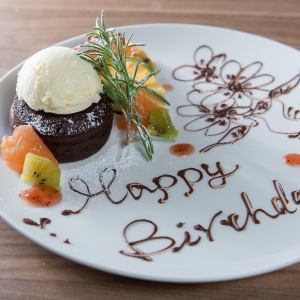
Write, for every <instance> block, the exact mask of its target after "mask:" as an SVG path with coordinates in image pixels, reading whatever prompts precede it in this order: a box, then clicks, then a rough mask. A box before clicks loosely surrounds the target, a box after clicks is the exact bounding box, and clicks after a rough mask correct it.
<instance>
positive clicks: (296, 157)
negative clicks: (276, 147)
mask: <svg viewBox="0 0 300 300" xmlns="http://www.w3.org/2000/svg"><path fill="white" fill-rule="evenodd" d="M283 161H284V162H285V163H286V164H287V165H289V166H292V167H299V166H300V154H297V153H289V154H287V155H286V156H285V157H284V159H283Z"/></svg>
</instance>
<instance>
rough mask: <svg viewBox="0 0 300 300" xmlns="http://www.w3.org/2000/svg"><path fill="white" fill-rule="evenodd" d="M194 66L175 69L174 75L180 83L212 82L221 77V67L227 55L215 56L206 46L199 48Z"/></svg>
mask: <svg viewBox="0 0 300 300" xmlns="http://www.w3.org/2000/svg"><path fill="white" fill-rule="evenodd" d="M193 60H194V64H186V65H182V66H179V67H178V68H176V69H174V70H173V72H172V74H173V77H174V78H175V79H176V80H179V81H186V82H187V81H197V80H201V79H204V80H205V81H207V82H211V81H213V80H215V79H217V78H218V77H219V71H220V67H221V66H222V65H223V63H224V61H225V60H226V54H224V53H220V54H217V55H215V54H214V51H213V50H212V49H211V48H210V47H209V46H206V45H202V46H200V47H198V48H197V49H196V50H195V52H194V56H193Z"/></svg>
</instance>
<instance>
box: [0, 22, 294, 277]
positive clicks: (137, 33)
mask: <svg viewBox="0 0 300 300" xmlns="http://www.w3.org/2000/svg"><path fill="white" fill-rule="evenodd" d="M120 30H121V31H125V33H127V34H130V33H133V40H134V41H136V42H139V41H142V42H145V43H146V48H145V49H146V51H147V53H149V54H150V56H151V57H152V58H153V60H154V61H155V62H157V63H158V65H159V67H160V69H161V73H160V78H159V79H160V82H162V83H164V84H166V86H168V87H169V89H170V90H171V91H170V92H169V93H168V94H167V98H168V100H169V102H170V104H171V105H170V112H171V115H172V119H173V121H174V124H175V126H176V128H177V129H178V131H179V137H178V138H177V140H176V141H175V142H174V143H166V142H163V141H155V142H154V151H155V154H154V158H153V160H152V161H147V160H146V159H145V157H144V155H143V151H142V148H141V147H140V145H139V144H134V143H133V144H130V145H129V146H127V147H125V148H124V147H123V144H122V142H121V141H122V138H120V136H121V135H122V133H120V132H119V131H118V129H117V128H116V126H114V128H113V131H112V134H111V137H110V139H109V141H108V143H107V144H106V145H105V146H104V148H102V149H101V150H100V151H99V152H98V153H97V154H95V155H93V156H92V157H90V158H88V159H86V160H82V161H79V162H76V163H69V164H62V165H61V167H62V183H61V191H62V194H63V201H61V202H60V203H59V204H58V205H55V206H53V207H50V208H37V207H33V206H30V205H29V204H28V203H27V202H25V201H23V200H21V199H19V197H18V194H19V193H20V191H22V190H23V189H24V186H23V184H22V183H20V181H19V179H18V176H17V175H16V174H15V173H13V172H11V171H10V170H9V169H8V167H7V166H6V165H5V163H4V162H3V160H2V159H1V160H0V177H1V189H0V214H1V217H2V218H3V219H4V220H5V221H6V222H8V223H9V224H10V225H11V226H13V227H14V228H15V229H16V230H18V231H19V232H21V233H22V234H24V235H25V236H27V237H28V238H30V239H31V240H33V241H34V242H36V243H38V244H39V245H41V246H43V247H45V248H47V249H49V250H50V251H53V252H55V253H57V254H59V255H62V256H64V257H66V258H69V259H71V260H74V261H76V262H78V263H81V264H84V265H87V266H90V267H94V268H97V269H99V270H104V271H107V272H112V273H116V274H120V275H124V276H129V277H134V278H140V279H150V280H157V281H173V282H205V281H219V280H229V279H237V278H242V277H247V276H253V275H257V274H262V273H265V272H270V271H273V270H276V269H279V268H282V267H285V266H288V265H290V264H292V263H296V262H298V261H299V260H300V236H299V234H298V228H299V227H300V206H299V205H300V181H299V178H300V169H299V168H297V167H295V166H294V164H297V161H298V160H297V158H298V157H297V156H296V155H291V154H293V153H296V154H297V153H300V140H299V138H300V84H299V81H300V75H299V70H300V53H299V52H298V51H297V50H295V49H292V48H290V47H288V46H285V45H283V44H280V43H277V42H274V41H271V40H268V39H265V38H261V37H257V36H254V35H250V34H246V33H241V32H237V31H232V30H227V29H220V28H213V27H206V26H194V25H176V24H173V25H172V24H171V25H169V24H165V25H159V24H158V25H137V26H128V27H123V28H120ZM83 39H84V37H83V36H80V37H75V38H72V39H69V40H67V41H64V42H62V43H61V45H64V46H68V47H74V46H75V45H77V44H80V43H81V42H82V41H83ZM20 67H21V66H20V65H19V66H17V67H15V68H14V69H12V70H11V71H10V72H9V73H8V74H6V75H5V76H4V77H3V78H2V79H1V82H0V99H1V101H0V135H1V136H3V135H4V134H9V133H10V129H9V126H8V114H9V107H10V104H11V101H12V99H13V98H14V95H15V86H16V76H17V73H18V71H19V69H20ZM178 143H186V144H190V145H192V146H193V147H194V149H195V151H194V152H193V153H189V154H190V155H187V156H185V157H183V156H176V155H173V154H174V153H173V154H172V152H170V147H171V146H173V145H174V144H178ZM24 219H25V222H24ZM45 220H47V222H45ZM49 220H50V221H51V222H50V221H49Z"/></svg>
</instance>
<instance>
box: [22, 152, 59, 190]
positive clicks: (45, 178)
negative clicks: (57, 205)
mask: <svg viewBox="0 0 300 300" xmlns="http://www.w3.org/2000/svg"><path fill="white" fill-rule="evenodd" d="M21 180H22V181H23V182H25V183H28V184H32V185H44V186H48V187H52V188H55V189H59V183H60V169H59V167H58V166H57V165H56V164H55V163H54V162H53V161H51V160H50V159H48V158H45V157H42V156H39V155H36V154H33V153H27V155H26V157H25V162H24V166H23V173H22V175H21Z"/></svg>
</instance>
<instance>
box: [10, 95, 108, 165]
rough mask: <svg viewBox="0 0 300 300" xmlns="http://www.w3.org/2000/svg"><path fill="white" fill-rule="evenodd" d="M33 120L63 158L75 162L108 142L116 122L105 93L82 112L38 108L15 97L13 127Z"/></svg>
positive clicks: (31, 123)
mask: <svg viewBox="0 0 300 300" xmlns="http://www.w3.org/2000/svg"><path fill="white" fill-rule="evenodd" d="M27 124H30V125H31V126H32V127H33V128H34V129H35V130H36V132H37V133H38V134H39V136H40V137H41V138H42V139H43V141H44V142H45V144H46V145H47V146H48V147H49V149H50V150H51V151H52V152H53V154H54V156H55V157H56V159H57V160H58V161H59V162H61V163H65V162H72V161H77V160H81V159H84V158H87V157H88V156H90V155H92V154H94V153H96V152H97V151H98V150H100V149H101V148H102V147H103V146H104V144H105V143H106V142H107V140H108V138H109V136H110V132H111V129H112V124H113V110H112V104H111V101H110V100H109V98H108V97H106V96H104V95H102V98H101V100H100V101H99V102H98V103H94V104H92V105H91V106H90V107H89V108H87V109H86V110H83V111H81V112H77V113H73V114H68V115H58V114H52V113H45V112H44V111H35V110H33V109H31V108H30V107H29V106H28V105H27V103H26V102H25V101H23V100H20V99H18V98H17V97H15V99H14V101H13V103H12V106H11V110H10V125H11V127H12V129H15V128H16V127H18V126H20V125H27Z"/></svg>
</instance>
